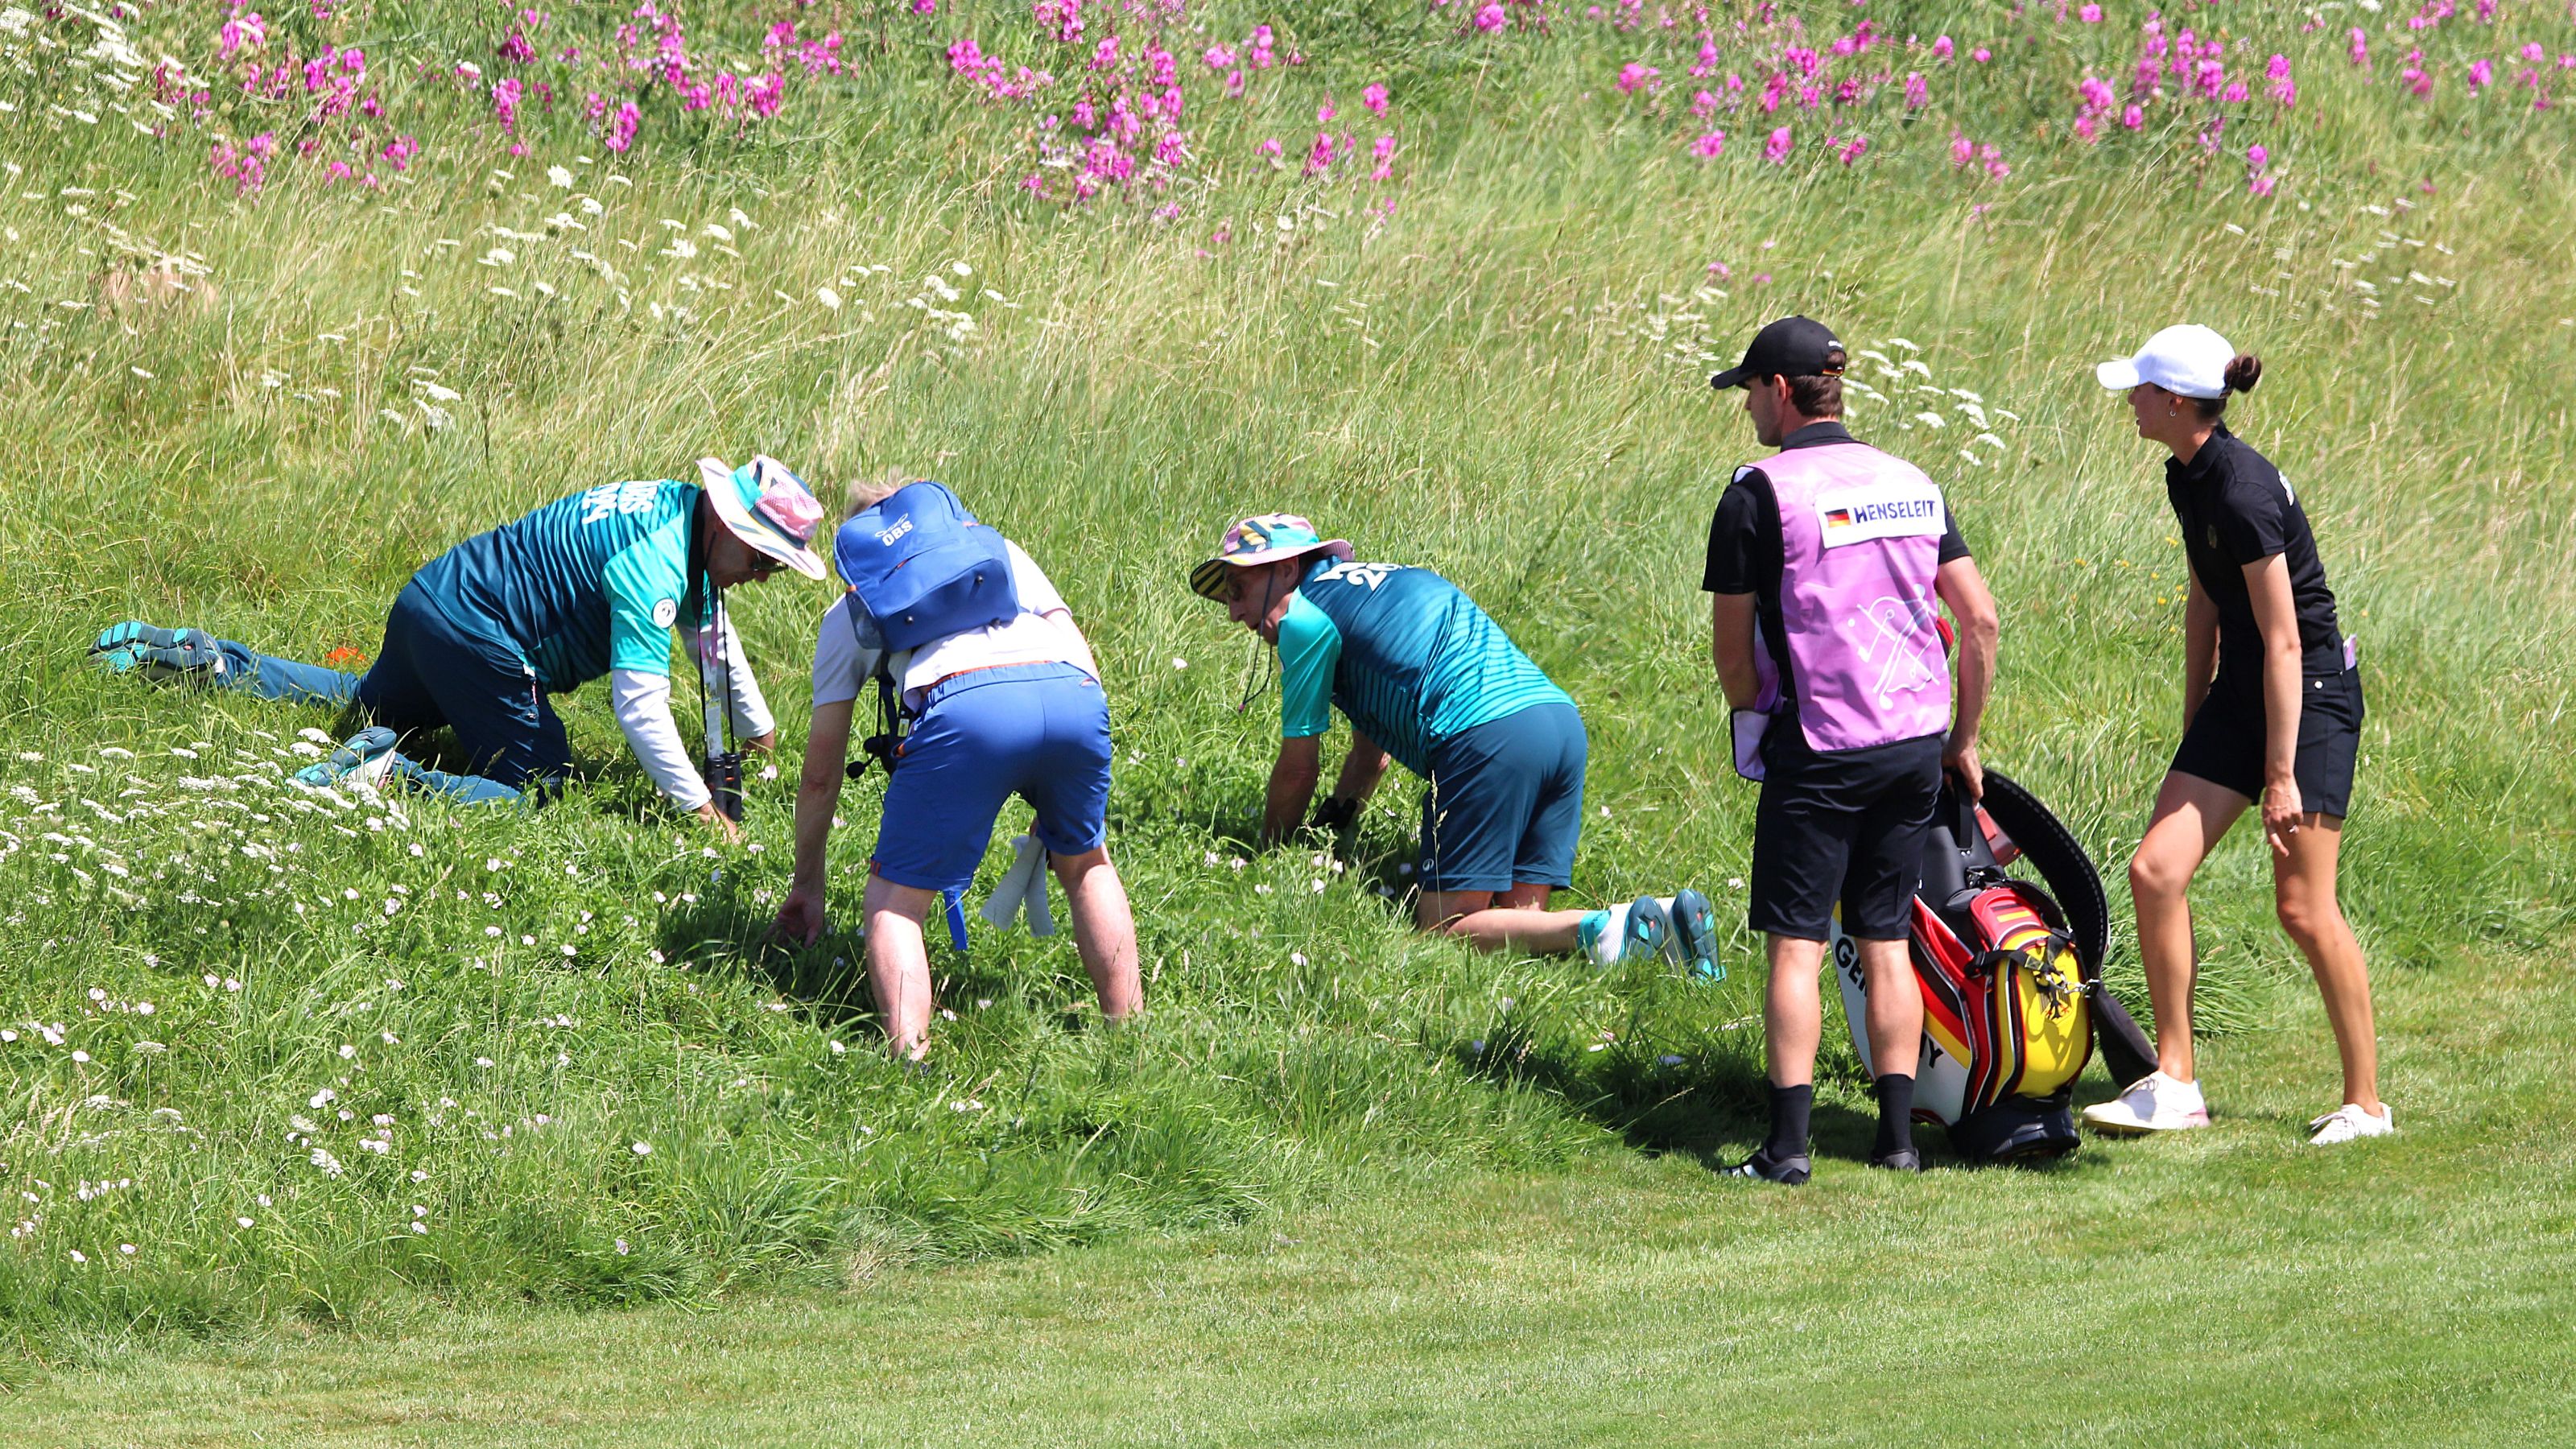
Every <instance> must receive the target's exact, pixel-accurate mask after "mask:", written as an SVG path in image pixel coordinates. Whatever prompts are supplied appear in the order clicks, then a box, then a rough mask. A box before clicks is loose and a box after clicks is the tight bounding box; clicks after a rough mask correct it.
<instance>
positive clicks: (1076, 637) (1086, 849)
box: [776, 482, 1143, 1059]
mask: <svg viewBox="0 0 2576 1449" xmlns="http://www.w3.org/2000/svg"><path fill="white" fill-rule="evenodd" d="M850 507H851V508H852V510H854V511H859V512H858V516H856V517H854V518H852V519H851V520H850V521H849V522H848V523H845V524H843V525H842V526H841V531H840V534H839V536H838V538H837V540H836V542H835V546H834V550H833V551H834V556H835V559H836V561H837V562H838V563H839V564H840V567H841V577H842V578H843V580H844V581H846V582H848V583H850V584H851V586H852V587H851V590H850V592H849V593H847V594H845V595H843V596H842V599H841V602H839V603H837V604H835V605H833V606H832V608H831V609H830V610H829V611H828V612H826V613H825V614H824V615H823V625H822V634H821V637H820V638H819V639H818V640H817V641H816V644H815V648H814V720H813V725H812V728H811V731H810V732H809V733H808V735H807V736H806V741H805V771H804V777H803V780H802V781H801V783H800V785H799V787H798V790H797V795H796V876H795V884H794V886H793V887H792V888H791V889H790V890H789V892H788V895H787V899H786V900H785V901H784V902H782V903H780V905H779V908H778V922H777V927H776V931H777V934H779V935H781V936H783V937H786V938H789V939H792V940H798V941H802V942H803V943H805V944H807V945H811V944H813V943H814V941H815V940H816V939H817V938H819V937H820V936H821V935H822V932H823V920H824V911H823V906H824V885H825V880H824V844H825V841H826V838H827V837H828V836H829V834H830V833H831V828H832V811H833V809H834V807H835V806H837V805H838V804H839V803H840V798H841V781H842V779H843V778H844V775H845V767H846V765H847V763H848V760H849V751H850V728H851V719H852V716H853V714H854V713H855V710H856V706H857V701H858V698H859V696H860V694H861V692H862V691H863V690H864V689H866V688H867V687H868V686H869V684H870V682H871V681H873V680H881V681H882V685H881V687H883V688H885V689H888V690H891V691H894V692H896V693H898V694H899V696H900V700H901V712H902V714H903V716H904V718H905V719H907V720H909V721H910V722H911V732H910V733H909V734H908V735H907V736H905V737H904V739H903V742H902V744H901V746H900V749H899V751H897V752H895V753H894V754H893V756H892V757H890V758H889V759H888V760H887V764H888V766H889V768H890V769H891V770H892V776H893V778H892V783H890V784H889V785H888V786H887V787H886V794H885V806H884V813H883V817H882V819H881V820H880V821H879V823H878V827H877V843H876V849H875V852H874V853H873V855H872V856H871V858H870V860H869V862H868V885H867V896H866V901H865V905H864V910H865V914H866V930H865V934H866V937H867V952H868V982H869V986H870V988H871V989H872V990H873V991H874V992H875V994H876V998H877V1007H878V1009H879V1010H880V1011H881V1012H883V1013H884V1015H885V1023H886V1037H887V1043H888V1046H889V1048H890V1049H891V1050H892V1051H893V1052H895V1053H896V1054H897V1055H899V1056H903V1057H907V1058H912V1059H918V1058H920V1057H921V1056H922V1055H923V1054H925V1053H926V1052H927V1051H928V1050H929V1045H930V1043H929V1031H930V1011H931V986H930V958H929V952H928V949H927V947H926V946H925V944H924V942H923V940H922V922H923V920H924V919H925V918H927V917H928V915H929V914H930V911H931V908H932V907H933V906H934V905H936V904H937V903H938V902H939V900H940V898H941V896H942V895H943V894H944V893H947V892H951V891H957V890H962V889H964V888H965V887H966V885H967V884H968V883H969V882H970V881H972V880H973V879H974V878H975V867H976V865H977V864H978V863H979V862H981V861H982V860H983V858H984V849H985V847H986V846H987V845H988V844H990V843H991V841H992V837H993V822H994V819H995V818H996V817H997V816H999V815H1000V813H1001V809H1002V804H1003V802H1004V800H1005V799H1007V798H1008V797H1009V796H1011V795H1013V794H1017V795H1019V796H1020V797H1021V798H1022V799H1024V800H1026V801H1028V803H1029V804H1031V805H1033V806H1035V807H1036V809H1037V825H1036V827H1035V829H1034V831H1033V834H1034V835H1035V838H1036V841H1037V843H1038V844H1039V845H1041V846H1043V847H1044V848H1045V850H1046V852H1047V859H1048V861H1049V863H1050V864H1051V865H1053V866H1054V868H1055V875H1056V879H1057V880H1058V881H1060V882H1061V883H1062V884H1063V886H1064V891H1065V896H1066V899H1067V900H1068V901H1069V902H1070V904H1071V907H1072V914H1073V935H1074V944H1075V946H1076V947H1077V948H1078V949H1079V950H1080V951H1081V953H1082V964H1083V967H1084V969H1085V970H1086V971H1088V972H1089V973H1090V976H1091V982H1092V987H1093V989H1094V990H1095V991H1096V992H1097V993H1098V995H1099V998H1100V1010H1101V1014H1102V1015H1104V1016H1106V1017H1107V1018H1109V1020H1111V1021H1113V1022H1114V1021H1122V1020H1124V1019H1126V1018H1127V1017H1128V1016H1130V1015H1131V1014H1133V1013H1134V1012H1135V1010H1136V1008H1137V1006H1138V1005H1139V1004H1140V1003H1141V1002H1142V1000H1143V990H1142V988H1141V986H1140V985H1139V984H1138V981H1137V976H1136V923H1135V919H1134V917H1133V915H1132V914H1131V913H1130V911H1129V908H1128V904H1127V888H1126V886H1125V885H1124V884H1123V883H1122V882H1121V881H1120V880H1119V878H1118V870H1117V867H1115V866H1113V865H1112V864H1110V861H1109V850H1108V845H1107V840H1108V825H1107V818H1106V811H1107V806H1108V800H1109V758H1110V745H1109V705H1108V702H1107V700H1106V699H1105V698H1104V697H1103V696H1102V693H1101V689H1100V669H1099V666H1098V665H1097V664H1095V663H1093V661H1092V655H1091V645H1090V644H1089V642H1088V641H1086V640H1085V639H1084V638H1083V636H1082V631H1081V630H1080V629H1078V628H1076V627H1075V626H1074V622H1073V614H1072V612H1071V611H1070V610H1068V609H1067V608H1066V607H1065V604H1064V598H1063V596H1062V595H1060V594H1058V593H1057V592H1056V589H1055V585H1054V584H1053V583H1051V582H1049V581H1048V579H1047V576H1046V574H1045V573H1044V572H1043V571H1041V570H1040V569H1039V568H1038V566H1037V564H1036V562H1035V561H1034V560H1032V559H1031V558H1030V557H1029V556H1028V554H1027V553H1026V552H1025V551H1024V550H1022V549H1021V547H1020V546H1019V545H1018V544H1016V543H1012V542H1009V541H1008V540H1006V539H1002V538H1000V537H999V536H998V535H996V534H994V533H993V531H992V530H991V529H988V528H984V527H983V526H982V525H980V524H977V523H976V522H975V521H974V520H973V519H972V518H970V517H968V516H967V515H966V514H965V512H964V510H963V509H962V508H960V507H959V506H958V504H957V500H956V497H955V495H954V494H951V493H950V492H949V491H948V490H947V489H946V488H944V487H942V486H941V485H939V484H937V483H926V482H925V483H912V484H908V485H905V486H903V487H901V488H895V487H891V486H871V485H864V484H863V485H861V486H859V487H857V488H853V489H852V490H851V493H850ZM860 510H864V511H860ZM978 556H980V558H981V560H982V567H980V568H978V567H974V566H973V564H974V562H975V559H976V558H977V557H978ZM996 556H998V557H996ZM960 558H964V559H967V560H968V563H969V567H968V568H967V569H966V570H965V571H964V572H962V573H960V572H957V571H956V568H955V561H956V560H958V559H960ZM1005 559H1006V560H1007V563H1006V565H1005V566H1004V567H1003V568H998V569H997V568H993V567H991V565H992V564H993V563H997V562H1001V561H1002V560H1005ZM897 564H900V565H902V567H901V568H900V569H898V568H896V567H895V565H897ZM1004 573H1007V575H1008V579H1009V584H1008V587H1007V588H1005V587H1002V586H1001V576H1002V575H1003V574H1004ZM952 575H953V576H954V584H955V589H954V592H953V593H950V592H943V595H942V596H939V597H925V598H920V599H918V600H915V599H912V598H909V597H907V590H912V591H917V586H918V584H919V582H920V581H921V580H923V579H930V580H933V581H936V580H939V579H942V578H947V577H951V576H952ZM897 579H900V580H902V581H903V582H902V583H900V584H896V583H892V582H890V581H892V580H897ZM880 581H888V582H887V583H886V586H885V587H882V588H881V587H879V586H878V585H879V582H880ZM870 596H873V597H875V599H876V601H877V604H878V608H879V609H882V610H883V613H882V614H880V612H879V611H878V609H872V608H871V607H870V604H869V598H870ZM894 599H902V600H903V602H902V603H900V604H895V603H889V600H894ZM887 620H891V621H892V622H891V624H889V623H888V622H885V621H887ZM962 620H972V621H974V622H972V623H969V624H967V625H966V626H965V627H950V628H944V629H943V628H941V623H942V622H943V621H944V622H945V623H948V624H952V625H953V624H956V623H958V622H959V621H962ZM924 621H928V622H927V623H925V622H924ZM925 627H926V628H929V629H931V630H934V631H936V632H934V633H933V634H931V635H930V636H929V637H926V638H924V637H915V633H914V632H913V631H915V630H918V629H921V628H925Z"/></svg>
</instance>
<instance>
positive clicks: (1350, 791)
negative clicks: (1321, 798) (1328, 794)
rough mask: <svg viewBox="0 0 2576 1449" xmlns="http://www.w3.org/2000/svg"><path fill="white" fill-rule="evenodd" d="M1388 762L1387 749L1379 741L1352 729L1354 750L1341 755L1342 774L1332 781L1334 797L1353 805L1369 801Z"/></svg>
mask: <svg viewBox="0 0 2576 1449" xmlns="http://www.w3.org/2000/svg"><path fill="white" fill-rule="evenodd" d="M1386 762H1387V754H1386V751H1384V750H1382V749H1379V748H1378V745H1377V741H1375V740H1373V739H1370V738H1369V737H1368V736H1366V735H1364V734H1361V733H1359V732H1358V731H1356V730H1354V731H1352V733H1351V752H1350V753H1349V754H1347V755H1344V756H1342V774H1341V778H1340V779H1338V780H1336V781H1334V782H1333V798H1334V799H1336V800H1348V801H1350V802H1351V803H1352V804H1353V805H1358V804H1360V803H1362V802H1364V801H1366V800H1367V799H1368V797H1369V795H1370V793H1371V792H1372V791H1374V790H1376V789H1377V782H1378V780H1379V778H1380V777H1381V776H1383V775H1385V774H1386Z"/></svg>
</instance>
